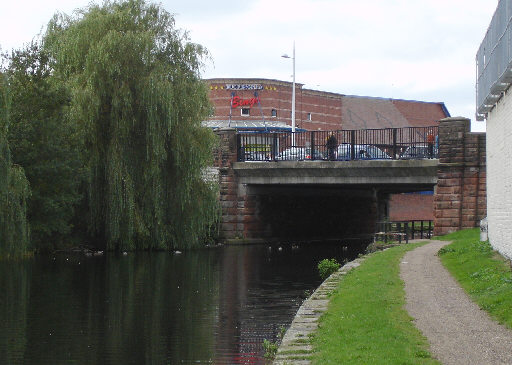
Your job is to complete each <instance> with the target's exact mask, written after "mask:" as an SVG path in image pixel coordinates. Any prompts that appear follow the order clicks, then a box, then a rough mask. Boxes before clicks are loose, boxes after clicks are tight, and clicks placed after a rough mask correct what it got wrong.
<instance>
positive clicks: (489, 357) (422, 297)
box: [400, 241, 512, 365]
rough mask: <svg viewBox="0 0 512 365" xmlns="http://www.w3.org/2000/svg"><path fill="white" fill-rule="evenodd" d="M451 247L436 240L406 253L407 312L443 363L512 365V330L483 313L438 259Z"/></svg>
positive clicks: (403, 272) (403, 275)
mask: <svg viewBox="0 0 512 365" xmlns="http://www.w3.org/2000/svg"><path fill="white" fill-rule="evenodd" d="M448 243H449V242H445V241H431V242H430V243H428V244H426V245H425V246H422V247H419V248H417V249H415V250H413V251H409V252H407V253H406V254H405V256H404V258H403V259H402V262H401V264H400V276H401V278H402V280H403V281H404V282H405V292H406V301H407V304H406V309H407V311H408V312H409V314H410V315H411V316H412V317H413V318H414V323H415V324H416V326H417V327H418V329H420V331H422V332H423V334H424V335H425V336H426V337H427V339H428V341H429V342H430V344H431V352H432V354H433V356H434V357H435V358H436V359H438V360H440V361H441V362H442V363H443V364H445V365H450V364H464V365H469V364H478V365H487V364H509V365H510V364H512V331H511V330H508V329H506V328H505V327H504V326H501V325H498V324H497V323H496V322H495V321H493V320H491V319H490V318H489V316H488V315H487V313H486V312H484V311H482V310H480V309H479V308H478V306H477V305H476V304H474V303H473V302H472V301H471V300H470V299H469V297H468V296H467V295H466V293H465V292H464V291H463V290H462V289H461V288H460V286H459V285H458V284H457V283H456V282H455V280H454V279H453V278H452V276H451V275H450V274H449V273H448V271H447V270H446V269H445V268H444V266H443V265H442V264H441V262H440V260H439V258H438V257H437V255H436V253H437V251H439V249H440V248H441V247H443V246H444V245H446V244H448Z"/></svg>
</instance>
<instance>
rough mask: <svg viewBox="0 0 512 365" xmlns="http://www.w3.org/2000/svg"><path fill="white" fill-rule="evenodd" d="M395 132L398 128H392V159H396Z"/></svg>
mask: <svg viewBox="0 0 512 365" xmlns="http://www.w3.org/2000/svg"><path fill="white" fill-rule="evenodd" d="M397 132H398V129H396V128H393V160H396V155H397V145H396V135H397Z"/></svg>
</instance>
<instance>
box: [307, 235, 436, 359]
mask: <svg viewBox="0 0 512 365" xmlns="http://www.w3.org/2000/svg"><path fill="white" fill-rule="evenodd" d="M419 245H420V244H409V245H402V246H396V247H393V248H390V249H389V250H385V251H379V252H376V253H373V254H371V255H369V256H368V257H367V258H366V259H365V261H363V262H362V264H361V266H359V267H358V268H356V269H353V270H352V271H350V272H349V273H348V274H347V275H345V276H344V277H343V280H341V281H340V284H339V286H338V290H336V291H335V292H334V294H333V295H332V297H331V298H330V302H329V308H328V310H327V312H325V314H324V315H323V316H322V317H321V318H320V323H319V329H318V330H317V332H315V334H314V336H313V339H312V344H313V361H312V363H313V364H393V365H394V364H437V363H438V362H437V361H435V360H433V359H432V358H431V356H430V353H429V352H428V347H429V345H428V342H427V341H426V339H425V338H424V337H423V336H422V335H421V333H420V332H419V331H418V329H417V328H416V327H415V326H414V324H413V323H412V322H411V318H410V316H409V315H408V313H407V312H406V310H405V309H404V304H405V293H404V289H403V282H402V281H401V280H400V275H399V263H400V260H401V258H402V257H403V255H404V253H405V252H406V251H408V250H412V249H414V248H416V247H418V246H419Z"/></svg>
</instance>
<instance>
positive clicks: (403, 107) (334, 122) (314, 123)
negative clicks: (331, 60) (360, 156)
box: [205, 78, 450, 130]
mask: <svg viewBox="0 0 512 365" xmlns="http://www.w3.org/2000/svg"><path fill="white" fill-rule="evenodd" d="M205 82H206V83H207V84H208V88H209V92H210V101H211V102H212V104H213V106H214V113H213V115H212V116H211V117H210V118H209V120H208V122H207V123H208V125H210V126H211V127H216V126H218V127H220V126H231V127H237V128H265V127H267V128H290V126H291V124H292V118H291V114H292V85H293V84H292V83H291V82H287V81H279V80H271V79H242V78H215V79H207V80H205ZM295 94H296V95H295V125H296V127H297V128H299V129H303V130H339V129H346V130H349V129H379V128H400V127H425V126H432V125H437V124H438V121H439V120H441V119H443V118H446V117H449V116H450V114H449V112H448V110H447V109H446V107H445V105H444V103H442V102H423V101H415V100H400V99H389V98H378V97H367V96H354V95H344V94H336V93H331V92H326V91H319V90H311V89H305V88H303V84H300V83H296V84H295Z"/></svg>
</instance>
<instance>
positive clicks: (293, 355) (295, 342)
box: [273, 256, 366, 365]
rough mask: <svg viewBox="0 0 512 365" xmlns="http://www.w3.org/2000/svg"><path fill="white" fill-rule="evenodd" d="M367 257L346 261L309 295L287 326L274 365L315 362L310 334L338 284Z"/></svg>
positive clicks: (297, 364)
mask: <svg viewBox="0 0 512 365" xmlns="http://www.w3.org/2000/svg"><path fill="white" fill-rule="evenodd" d="M365 259H366V256H361V257H359V258H357V259H355V260H353V261H350V262H348V263H346V264H345V265H343V266H342V267H341V268H340V269H339V270H338V271H336V272H335V273H333V274H331V275H330V276H329V277H328V278H327V279H325V280H324V281H323V282H322V284H320V286H319V287H318V288H316V290H315V291H314V292H313V294H311V296H309V298H307V299H306V300H305V301H304V302H303V303H302V305H301V306H300V308H299V310H298V311H297V313H296V314H295V317H294V318H293V321H292V323H291V324H290V327H289V328H288V329H287V330H286V333H285V334H284V336H283V339H282V341H281V344H280V345H279V348H278V350H277V354H276V357H275V359H274V361H273V364H274V365H291V364H295V365H303V364H304V365H306V364H310V363H311V354H312V352H313V348H312V346H311V337H310V335H311V334H312V333H313V332H315V331H316V330H317V328H318V319H319V318H320V317H321V316H322V315H323V314H324V313H325V311H326V310H327V307H328V305H329V297H330V295H331V293H332V292H333V291H334V290H335V289H336V288H337V286H338V283H339V282H340V280H341V279H342V278H343V276H344V275H346V274H347V273H348V272H349V271H350V270H352V269H354V268H356V267H358V266H359V265H361V263H362V262H363V261H364V260H365Z"/></svg>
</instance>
